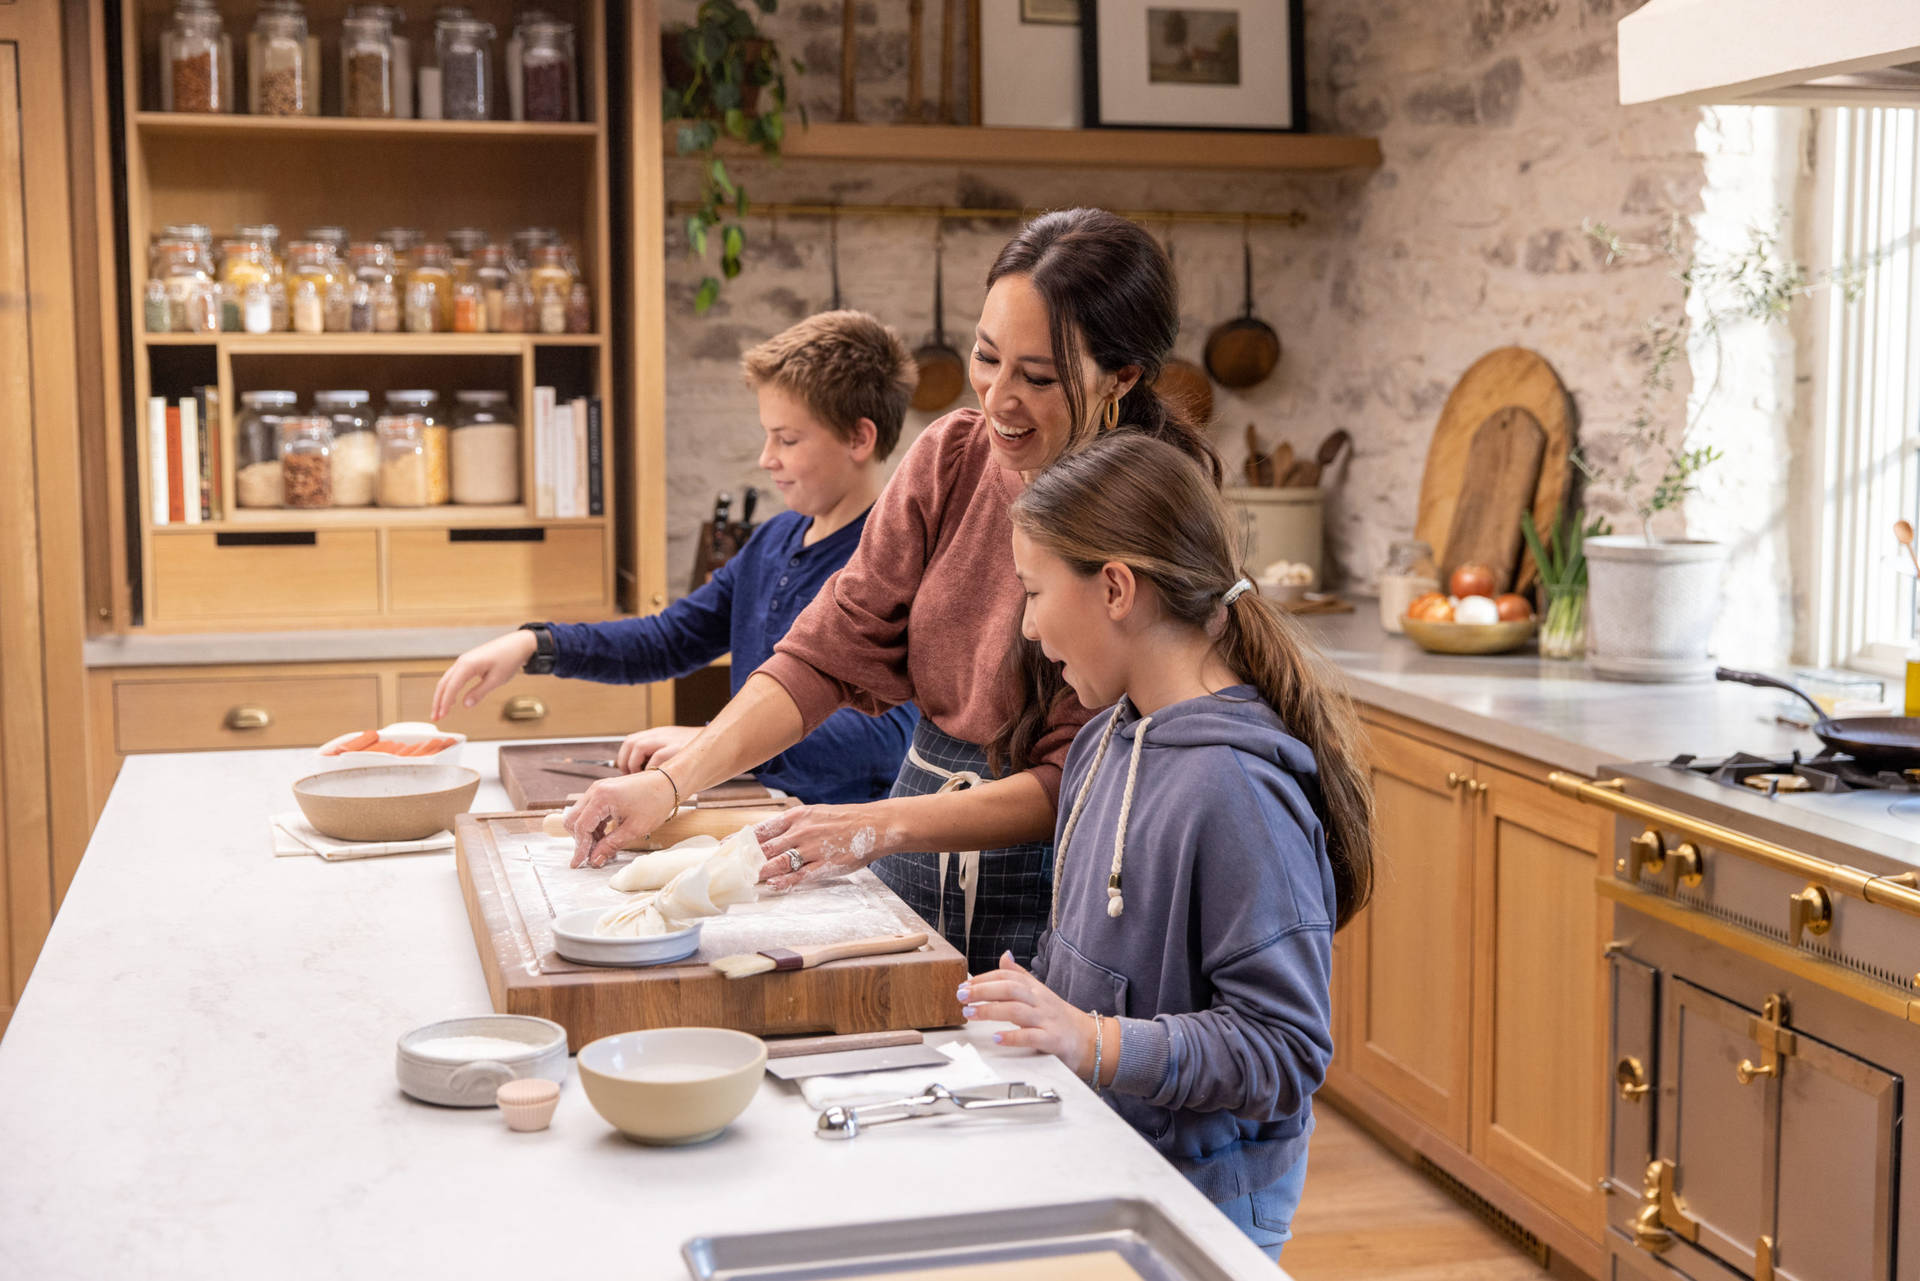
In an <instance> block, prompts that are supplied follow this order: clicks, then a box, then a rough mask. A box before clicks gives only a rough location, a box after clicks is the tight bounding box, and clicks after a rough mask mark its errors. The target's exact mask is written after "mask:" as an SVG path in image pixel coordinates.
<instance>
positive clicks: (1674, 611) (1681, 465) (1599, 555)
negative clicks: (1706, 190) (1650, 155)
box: [1574, 217, 1865, 681]
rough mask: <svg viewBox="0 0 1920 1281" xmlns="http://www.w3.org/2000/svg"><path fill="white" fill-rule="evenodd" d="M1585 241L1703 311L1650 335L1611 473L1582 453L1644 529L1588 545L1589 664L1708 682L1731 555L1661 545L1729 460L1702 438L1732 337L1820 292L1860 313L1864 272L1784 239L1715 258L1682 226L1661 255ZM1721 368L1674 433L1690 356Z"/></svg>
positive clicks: (1772, 232) (1612, 673)
mask: <svg viewBox="0 0 1920 1281" xmlns="http://www.w3.org/2000/svg"><path fill="white" fill-rule="evenodd" d="M1583 230H1584V231H1585V232H1586V234H1587V235H1588V236H1589V237H1591V238H1592V239H1593V240H1594V242H1595V243H1597V244H1598V245H1600V246H1601V248H1602V249H1603V250H1604V251H1605V256H1606V261H1607V262H1608V263H1612V262H1614V261H1616V260H1620V259H1623V258H1629V259H1638V260H1642V261H1645V260H1653V259H1662V258H1664V259H1665V260H1667V261H1668V262H1670V263H1672V264H1673V267H1674V276H1675V279H1677V280H1678V281H1679V282H1680V284H1681V286H1682V289H1683V290H1684V291H1685V294H1686V295H1687V297H1688V298H1689V299H1691V300H1694V301H1696V302H1697V303H1698V305H1697V306H1694V307H1690V308H1687V309H1686V310H1685V311H1683V313H1682V318H1681V319H1680V320H1678V321H1670V320H1667V319H1664V318H1656V319H1654V320H1650V321H1648V322H1647V325H1646V338H1645V344H1644V350H1645V353H1646V354H1645V360H1646V364H1645V368H1644V370H1643V371H1642V375H1641V380H1640V398H1639V402H1638V404H1637V406H1636V407H1635V411H1634V414H1633V416H1632V417H1631V418H1630V419H1629V420H1628V423H1627V431H1626V434H1625V437H1624V438H1623V440H1622V441H1621V443H1620V447H1619V449H1618V451H1617V454H1616V458H1617V460H1618V461H1617V462H1615V463H1613V464H1611V465H1607V466H1602V465H1600V464H1598V463H1596V462H1595V461H1594V459H1593V458H1592V457H1591V456H1590V455H1588V454H1587V453H1586V452H1585V451H1584V450H1576V451H1575V453H1574V463H1575V465H1576V466H1577V467H1578V468H1579V469H1580V471H1581V472H1582V473H1583V475H1584V477H1585V479H1586V480H1587V481H1589V482H1595V481H1599V482H1604V483H1605V484H1607V485H1608V487H1609V488H1611V489H1613V490H1614V491H1615V492H1617V493H1619V494H1621V495H1623V496H1624V498H1625V499H1626V501H1627V502H1628V503H1629V504H1630V506H1631V509H1632V511H1633V514H1634V515H1635V516H1636V517H1638V520H1639V527H1640V528H1639V532H1638V533H1637V534H1625V533H1621V534H1615V533H1602V532H1595V533H1593V535H1592V536H1590V537H1587V538H1585V539H1584V540H1583V541H1582V543H1581V549H1582V550H1583V551H1584V554H1585V560H1586V574H1587V582H1588V594H1589V600H1588V610H1587V622H1588V637H1587V639H1588V652H1587V657H1588V660H1589V662H1590V664H1591V666H1592V668H1593V671H1594V674H1595V675H1597V676H1602V677H1610V678H1613V679H1618V680H1642V681H1670V680H1694V679H1704V678H1705V677H1707V676H1710V675H1711V674H1712V671H1713V663H1712V660H1711V659H1710V658H1709V657H1708V654H1707V646H1708V641H1709V637H1710V635H1711V633H1712V630H1713V625H1714V621H1715V619H1716V617H1717V616H1718V613H1719V609H1720V583H1721V577H1722V573H1723V571H1724V568H1725V564H1726V557H1727V548H1726V546H1725V545H1724V544H1721V543H1717V542H1712V541H1709V540H1705V539H1692V538H1661V537H1658V536H1656V535H1655V534H1654V532H1653V524H1654V518H1655V517H1657V516H1658V515H1660V513H1662V512H1666V511H1671V510H1674V509H1677V508H1678V507H1679V506H1680V505H1681V504H1682V503H1683V502H1684V501H1685V500H1686V498H1687V496H1688V495H1689V494H1692V493H1695V492H1697V491H1698V489H1699V483H1700V478H1701V476H1702V474H1703V473H1705V472H1707V471H1708V470H1709V469H1710V468H1711V467H1712V466H1713V465H1714V464H1715V463H1716V462H1718V461H1719V460H1720V457H1721V455H1720V451H1719V450H1718V449H1716V448H1714V447H1712V446H1711V445H1703V444H1700V443H1698V441H1697V439H1696V438H1695V435H1694V433H1695V429H1696V428H1697V427H1698V426H1699V423H1700V419H1701V416H1702V415H1703V413H1704V412H1705V410H1706V408H1707V406H1708V404H1709V403H1710V402H1711V401H1712V400H1713V398H1714V394H1715V393H1716V392H1717V391H1718V389H1719V380H1720V371H1721V368H1722V366H1723V364H1724V360H1723V347H1722V340H1723V332H1722V330H1723V327H1724V326H1726V325H1728V324H1730V323H1732V322H1734V321H1736V320H1754V321H1759V322H1761V323H1763V324H1773V323H1784V322H1785V320H1786V319H1787V317H1788V315H1789V314H1790V313H1791V312H1792V310H1793V306H1794V304H1795V303H1796V302H1798V301H1799V300H1800V299H1801V298H1803V297H1805V296H1806V295H1808V294H1810V293H1812V292H1813V291H1815V290H1816V289H1820V288H1824V287H1826V286H1829V285H1837V286H1839V287H1840V288H1841V290H1842V293H1843V296H1844V297H1845V298H1846V299H1847V300H1848V301H1851V300H1852V299H1853V298H1854V297H1857V296H1858V294H1859V292H1860V288H1861V284H1862V282H1863V280H1864V272H1865V264H1853V265H1850V266H1848V267H1845V268H1835V269H1832V270H1828V271H1823V272H1813V271H1810V270H1809V269H1808V268H1807V267H1805V266H1803V265H1802V264H1800V263H1798V262H1794V261H1792V260H1790V259H1787V258H1784V257H1783V256H1782V254H1781V251H1780V241H1781V229H1780V227H1779V226H1778V225H1777V224H1776V225H1775V226H1773V227H1769V228H1761V227H1755V228H1752V229H1751V230H1750V231H1749V233H1748V239H1747V242H1746V244H1745V245H1743V246H1741V247H1740V248H1739V249H1737V250H1735V251H1734V252H1732V253H1730V254H1728V255H1727V256H1725V257H1724V258H1722V257H1710V256H1708V255H1707V254H1706V253H1704V252H1702V251H1701V250H1700V249H1699V248H1698V247H1697V246H1696V245H1695V244H1693V243H1692V242H1691V240H1689V239H1688V238H1687V237H1686V235H1685V226H1684V224H1683V223H1682V222H1681V221H1680V220H1679V219H1678V218H1677V217H1676V218H1674V219H1672V220H1671V221H1670V222H1669V223H1668V226H1667V230H1666V233H1665V235H1664V236H1663V238H1662V239H1661V241H1660V243H1659V244H1654V245H1648V244H1630V243H1627V242H1625V241H1623V240H1622V239H1621V238H1620V237H1619V236H1618V235H1617V234H1615V233H1614V232H1613V230H1612V229H1610V228H1609V227H1607V226H1606V225H1604V224H1601V223H1592V222H1589V223H1587V224H1586V225H1585V227H1584V228H1583ZM1690 355H1691V356H1694V357H1695V358H1696V368H1697V367H1698V362H1699V361H1701V360H1711V362H1712V370H1713V373H1712V381H1711V382H1710V383H1708V385H1707V387H1706V390H1705V392H1704V393H1702V394H1699V395H1696V396H1695V397H1693V408H1692V411H1691V412H1690V413H1689V414H1688V415H1687V417H1686V420H1685V421H1684V422H1683V423H1682V424H1681V425H1680V426H1679V429H1678V430H1675V429H1674V427H1673V425H1672V424H1671V422H1670V421H1669V420H1668V419H1667V418H1666V417H1665V416H1663V414H1662V413H1661V412H1660V410H1661V408H1662V406H1661V404H1660V402H1661V400H1662V398H1663V397H1665V396H1667V395H1669V394H1670V393H1672V391H1673V390H1674V374H1675V371H1676V370H1677V369H1679V368H1681V367H1682V366H1683V365H1684V364H1685V363H1687V360H1688V357H1689V356H1690Z"/></svg>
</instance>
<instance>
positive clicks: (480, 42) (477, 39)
mask: <svg viewBox="0 0 1920 1281" xmlns="http://www.w3.org/2000/svg"><path fill="white" fill-rule="evenodd" d="M493 37H494V30H493V25H492V24H491V23H487V22H481V21H479V20H478V19H476V18H457V17H443V18H441V19H440V20H439V21H438V22H436V23H435V24H434V47H435V49H436V51H437V53H438V56H439V60H440V114H441V117H442V118H443V119H447V120H488V119H491V118H492V116H493V114H494V110H493V97H494V88H493Z"/></svg>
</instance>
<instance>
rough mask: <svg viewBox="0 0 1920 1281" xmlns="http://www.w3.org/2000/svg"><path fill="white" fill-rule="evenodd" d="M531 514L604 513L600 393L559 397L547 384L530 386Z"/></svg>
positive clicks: (546, 516) (548, 517) (563, 516)
mask: <svg viewBox="0 0 1920 1281" xmlns="http://www.w3.org/2000/svg"><path fill="white" fill-rule="evenodd" d="M532 419H533V422H532V427H533V486H532V490H533V515H534V518H535V519H536V520H568V519H571V518H574V517H580V516H601V515H605V514H606V479H605V475H606V460H605V458H604V457H603V456H602V448H601V435H602V432H601V429H600V398H599V397H598V396H575V397H574V398H573V399H572V400H569V401H564V402H563V401H561V400H559V399H558V398H557V396H556V394H555V392H554V389H553V388H551V387H535V388H534V389H533V414H532Z"/></svg>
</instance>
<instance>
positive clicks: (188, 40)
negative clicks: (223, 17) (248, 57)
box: [160, 0, 233, 115]
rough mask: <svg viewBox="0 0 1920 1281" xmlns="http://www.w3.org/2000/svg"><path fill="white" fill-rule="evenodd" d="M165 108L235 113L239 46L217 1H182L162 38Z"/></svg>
mask: <svg viewBox="0 0 1920 1281" xmlns="http://www.w3.org/2000/svg"><path fill="white" fill-rule="evenodd" d="M160 109H161V110H162V111H192V112H198V113H200V114H203V115H205V114H214V113H218V112H226V111H232V110H233V46H232V44H231V42H230V41H229V40H228V39H227V33H226V29H225V27H224V26H223V25H222V23H221V21H220V11H219V10H218V9H216V8H215V7H214V6H213V3H212V0H180V3H179V4H177V5H175V6H174V10H173V16H172V17H171V18H170V19H169V20H168V23H167V27H166V30H165V31H163V32H162V33H161V35H160Z"/></svg>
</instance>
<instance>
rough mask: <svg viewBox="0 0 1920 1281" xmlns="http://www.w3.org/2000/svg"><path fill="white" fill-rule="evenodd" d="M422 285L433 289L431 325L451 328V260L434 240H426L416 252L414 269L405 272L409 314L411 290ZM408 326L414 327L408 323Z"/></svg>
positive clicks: (442, 330) (445, 329) (441, 328)
mask: <svg viewBox="0 0 1920 1281" xmlns="http://www.w3.org/2000/svg"><path fill="white" fill-rule="evenodd" d="M423 286H424V287H425V288H427V289H430V290H431V291H432V305H433V318H434V319H433V327H434V328H435V329H436V330H438V331H439V332H441V333H447V332H449V331H451V330H452V329H453V259H452V256H451V255H450V254H449V253H448V252H447V247H446V246H445V245H443V244H440V243H438V242H437V241H429V242H427V243H426V244H423V245H421V246H420V247H419V249H418V250H417V251H416V256H415V260H414V265H413V270H411V271H409V272H408V273H407V288H408V290H409V308H408V310H409V313H411V310H412V307H411V300H412V294H411V291H413V290H416V289H419V288H421V287H423ZM407 327H408V328H409V329H412V328H414V326H413V325H412V324H411V323H409V324H408V326H407Z"/></svg>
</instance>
